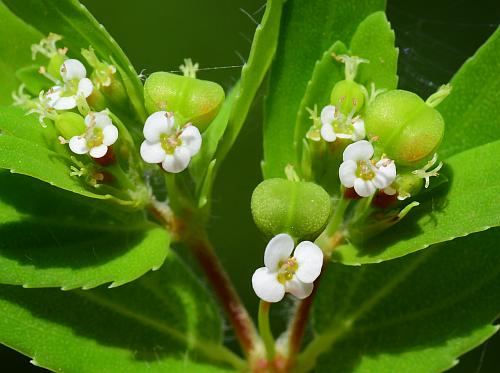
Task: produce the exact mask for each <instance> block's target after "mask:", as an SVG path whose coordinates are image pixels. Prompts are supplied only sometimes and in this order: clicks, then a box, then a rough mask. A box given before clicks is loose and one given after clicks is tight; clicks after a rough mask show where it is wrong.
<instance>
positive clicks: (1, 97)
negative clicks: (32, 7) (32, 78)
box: [0, 2, 42, 105]
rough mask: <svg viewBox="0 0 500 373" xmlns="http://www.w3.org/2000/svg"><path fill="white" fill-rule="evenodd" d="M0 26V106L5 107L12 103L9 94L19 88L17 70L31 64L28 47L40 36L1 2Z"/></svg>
mask: <svg viewBox="0 0 500 373" xmlns="http://www.w3.org/2000/svg"><path fill="white" fill-rule="evenodd" d="M0 25H2V26H1V27H2V32H1V33H0V76H1V77H2V84H0V105H6V104H10V103H11V102H12V98H11V93H12V92H13V91H15V90H17V88H18V86H19V81H18V80H17V79H16V71H17V69H19V68H20V67H21V66H25V65H28V64H31V63H33V61H32V60H31V50H30V47H31V44H33V43H36V42H38V41H39V40H40V39H41V38H42V35H41V34H40V33H39V32H38V31H36V30H34V29H33V28H31V27H30V26H28V25H26V24H25V23H24V22H23V21H21V20H20V19H19V18H17V17H16V16H14V15H13V14H12V13H11V12H10V11H9V10H8V9H7V7H6V6H5V5H4V4H3V3H2V2H0Z"/></svg>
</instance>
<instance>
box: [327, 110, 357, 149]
mask: <svg viewBox="0 0 500 373" xmlns="http://www.w3.org/2000/svg"><path fill="white" fill-rule="evenodd" d="M321 124H322V125H321V137H322V138H323V139H324V140H325V141H327V142H333V141H335V140H336V139H337V138H339V139H351V140H352V141H359V140H361V139H364V138H365V135H366V133H365V122H364V121H363V119H361V118H360V117H359V116H358V117H355V118H351V117H350V116H348V117H344V116H343V115H342V114H341V113H340V112H338V111H337V109H336V108H335V106H333V105H328V106H325V107H324V108H323V110H321Z"/></svg>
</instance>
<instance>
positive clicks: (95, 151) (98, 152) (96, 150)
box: [89, 144, 108, 158]
mask: <svg viewBox="0 0 500 373" xmlns="http://www.w3.org/2000/svg"><path fill="white" fill-rule="evenodd" d="M107 152H108V147H107V146H106V145H104V144H101V145H99V146H94V147H93V148H92V149H90V152H89V154H90V156H91V157H92V158H102V157H104V156H105V155H106V153H107Z"/></svg>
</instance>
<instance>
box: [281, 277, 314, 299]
mask: <svg viewBox="0 0 500 373" xmlns="http://www.w3.org/2000/svg"><path fill="white" fill-rule="evenodd" d="M313 288H314V284H312V283H305V282H302V281H300V280H299V279H298V278H297V276H294V277H293V278H292V279H291V280H290V281H287V282H286V284H285V290H286V291H287V292H288V293H290V294H292V295H294V296H296V297H297V298H299V299H304V298H307V297H308V296H309V295H311V293H312V291H313Z"/></svg>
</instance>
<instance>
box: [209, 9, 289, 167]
mask: <svg viewBox="0 0 500 373" xmlns="http://www.w3.org/2000/svg"><path fill="white" fill-rule="evenodd" d="M283 3H284V0H267V4H266V11H265V13H264V16H263V17H262V21H261V23H260V24H259V25H258V26H257V29H256V30H255V35H254V38H253V41H252V49H251V50H250V55H249V56H248V61H247V63H246V64H245V65H244V66H243V69H242V70H241V79H240V83H239V86H237V87H236V89H235V91H236V92H235V95H236V97H235V99H234V100H235V101H234V104H233V106H232V109H231V113H230V115H229V123H228V126H227V130H226V132H225V133H224V137H223V139H222V143H221V146H220V148H219V149H218V150H217V154H216V159H217V162H218V164H221V161H222V159H223V158H224V157H225V156H226V155H227V153H228V152H229V150H230V149H231V147H232V146H233V144H234V142H235V141H236V137H237V136H238V134H239V133H240V130H241V128H242V127H243V124H244V123H245V119H246V117H247V115H248V111H249V110H250V106H251V104H252V102H253V101H254V98H255V95H256V93H257V90H258V89H259V87H260V86H261V84H262V81H263V80H264V77H265V76H266V73H267V71H268V69H269V67H270V66H271V62H272V59H273V57H274V54H275V52H276V48H277V44H278V34H279V29H280V21H281V14H282V8H283Z"/></svg>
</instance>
